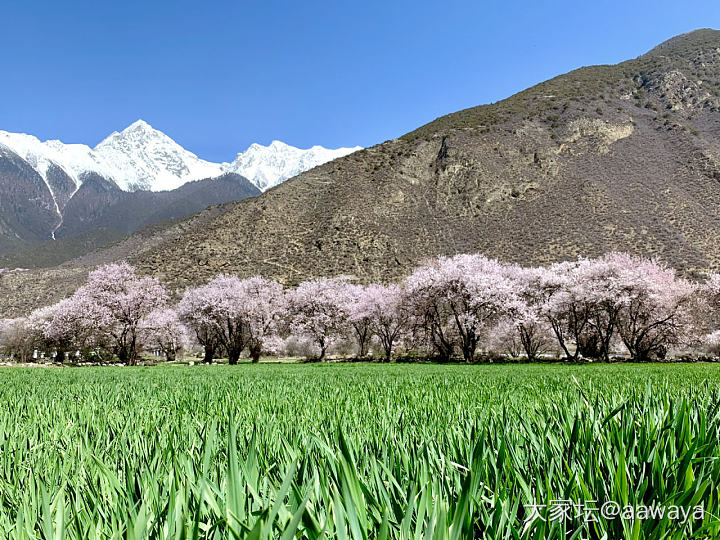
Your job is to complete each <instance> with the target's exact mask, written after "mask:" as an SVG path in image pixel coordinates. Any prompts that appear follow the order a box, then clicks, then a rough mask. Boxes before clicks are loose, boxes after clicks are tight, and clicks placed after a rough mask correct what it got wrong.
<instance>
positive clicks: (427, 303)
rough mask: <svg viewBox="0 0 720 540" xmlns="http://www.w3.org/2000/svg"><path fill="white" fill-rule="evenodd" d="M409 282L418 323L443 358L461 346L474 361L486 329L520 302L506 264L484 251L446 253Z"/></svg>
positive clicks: (410, 278)
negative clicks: (506, 269) (453, 255)
mask: <svg viewBox="0 0 720 540" xmlns="http://www.w3.org/2000/svg"><path fill="white" fill-rule="evenodd" d="M406 287H407V293H408V298H409V300H410V304H411V309H412V310H413V313H414V316H415V319H416V324H417V325H418V326H419V327H420V328H421V329H422V331H423V332H424V334H425V336H426V337H427V339H428V341H429V342H430V344H431V345H432V347H433V348H434V349H435V350H436V352H437V353H438V355H439V356H440V358H441V359H443V360H447V359H449V358H450V357H451V356H452V354H453V352H454V350H455V349H456V347H460V349H461V351H462V355H463V358H464V359H465V361H468V362H469V361H470V360H471V359H472V358H473V356H474V355H475V350H476V349H477V345H478V341H479V340H480V338H481V336H482V334H483V332H485V331H486V330H488V329H489V328H490V327H491V325H493V324H494V323H496V322H497V321H498V320H499V319H500V318H501V317H503V316H506V315H509V314H510V313H511V312H513V311H514V310H516V309H517V308H518V307H519V300H518V297H517V294H516V292H515V290H514V289H513V284H512V281H511V280H510V279H509V278H508V276H507V272H506V271H505V268H504V267H503V265H501V264H500V263H498V262H497V261H495V260H491V259H488V258H486V257H484V256H482V255H456V256H455V257H451V258H446V257H440V258H439V259H437V260H436V261H432V262H430V263H429V264H426V265H424V266H422V267H420V268H418V269H417V270H415V272H413V274H412V275H411V276H410V277H409V278H408V279H407V281H406Z"/></svg>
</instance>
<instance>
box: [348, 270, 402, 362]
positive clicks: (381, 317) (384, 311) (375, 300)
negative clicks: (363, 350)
mask: <svg viewBox="0 0 720 540" xmlns="http://www.w3.org/2000/svg"><path fill="white" fill-rule="evenodd" d="M353 318H354V319H362V320H364V321H365V322H366V324H367V325H368V330H369V331H370V332H371V333H372V334H374V335H375V336H376V337H377V339H378V340H379V341H380V345H381V346H382V349H383V352H384V353H385V361H387V362H390V361H391V359H392V351H393V347H394V345H395V344H396V343H397V341H398V340H399V339H400V338H401V337H402V335H403V333H404V332H406V331H407V330H408V324H409V319H410V313H409V310H408V308H407V302H406V296H405V291H404V290H403V288H402V287H401V286H400V285H395V284H393V285H387V286H384V285H368V286H367V287H365V288H364V289H363V293H362V295H361V297H360V298H359V300H358V302H357V304H356V306H355V310H354V313H353V314H352V315H351V320H352V319H353Z"/></svg>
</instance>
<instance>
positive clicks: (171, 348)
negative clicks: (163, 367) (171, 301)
mask: <svg viewBox="0 0 720 540" xmlns="http://www.w3.org/2000/svg"><path fill="white" fill-rule="evenodd" d="M141 330H142V335H143V339H142V341H143V343H145V344H146V345H148V346H150V347H154V348H156V349H157V350H159V351H162V353H163V354H164V355H165V359H166V360H167V361H168V362H172V361H174V360H175V359H176V358H177V355H178V354H179V353H180V351H182V350H184V349H185V348H186V347H187V346H188V343H189V339H188V335H187V330H186V329H185V326H184V325H183V324H182V323H181V322H180V318H179V317H178V314H177V312H176V311H175V310H174V309H169V308H168V309H161V310H158V311H153V312H152V313H150V314H149V315H148V316H147V317H146V318H145V320H144V321H143V323H142V326H141Z"/></svg>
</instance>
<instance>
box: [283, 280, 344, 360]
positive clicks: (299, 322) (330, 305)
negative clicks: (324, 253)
mask: <svg viewBox="0 0 720 540" xmlns="http://www.w3.org/2000/svg"><path fill="white" fill-rule="evenodd" d="M347 294H348V285H347V282H346V281H345V280H342V279H337V278H336V279H313V280H310V281H305V282H303V283H301V284H300V285H299V286H298V287H297V288H296V289H295V290H293V291H291V292H290V293H289V298H288V310H289V321H290V331H291V333H293V334H294V335H295V336H297V337H299V338H301V339H302V338H307V339H309V340H310V341H312V342H313V343H314V344H315V345H316V346H317V348H318V349H319V355H318V360H319V361H322V360H324V359H325V355H326V353H327V349H328V347H329V346H330V345H331V344H332V343H333V341H335V340H337V339H340V338H342V337H343V336H344V335H346V333H347V332H348V317H349V313H348V299H347Z"/></svg>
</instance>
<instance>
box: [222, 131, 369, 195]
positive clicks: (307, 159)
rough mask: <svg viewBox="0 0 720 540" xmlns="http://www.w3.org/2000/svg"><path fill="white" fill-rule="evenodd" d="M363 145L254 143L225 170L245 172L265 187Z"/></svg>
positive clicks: (254, 181)
mask: <svg viewBox="0 0 720 540" xmlns="http://www.w3.org/2000/svg"><path fill="white" fill-rule="evenodd" d="M360 149H361V147H359V146H356V147H354V148H337V149H334V150H329V149H327V148H323V147H322V146H313V147H312V148H308V149H307V150H303V149H301V148H295V147H294V146H290V145H288V144H285V143H284V142H280V141H273V142H272V143H270V145H269V146H262V145H261V144H253V145H251V146H250V147H249V148H248V149H247V150H246V151H245V152H241V153H239V154H238V155H237V157H236V158H235V161H233V162H232V163H226V164H224V166H225V170H227V171H229V172H234V173H237V174H239V175H241V176H244V177H245V178H247V179H248V180H250V181H251V182H252V183H253V184H255V185H256V186H257V187H258V189H260V190H261V191H265V190H268V189H270V188H271V187H274V186H276V185H278V184H280V183H281V182H284V181H285V180H287V179H288V178H292V177H293V176H296V175H298V174H300V173H301V172H304V171H307V170H310V169H312V168H313V167H317V166H318V165H322V164H323V163H327V162H328V161H332V160H333V159H337V158H339V157H343V156H346V155H348V154H351V153H353V152H356V151H358V150H360Z"/></svg>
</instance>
